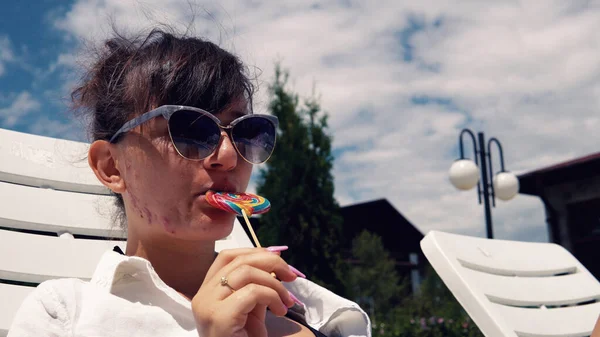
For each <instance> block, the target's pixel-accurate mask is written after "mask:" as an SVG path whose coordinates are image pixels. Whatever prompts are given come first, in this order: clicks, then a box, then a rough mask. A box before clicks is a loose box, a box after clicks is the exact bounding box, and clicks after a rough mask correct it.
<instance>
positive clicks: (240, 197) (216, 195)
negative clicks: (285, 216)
mask: <svg viewBox="0 0 600 337" xmlns="http://www.w3.org/2000/svg"><path fill="white" fill-rule="evenodd" d="M206 201H207V202H208V204H209V205H211V206H213V207H215V208H218V209H222V210H224V211H227V212H229V213H233V214H237V215H241V216H243V217H244V221H245V222H246V226H247V227H248V229H249V230H250V234H251V235H252V239H254V243H255V245H256V247H261V245H260V242H259V241H258V238H257V237H256V233H254V229H252V225H250V220H248V215H252V214H262V213H266V212H268V211H269V210H270V209H271V203H270V202H269V200H267V199H265V198H263V197H261V196H258V195H255V194H250V193H226V192H213V191H208V192H206ZM271 274H272V275H275V274H273V273H271Z"/></svg>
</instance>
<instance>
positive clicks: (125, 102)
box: [71, 27, 254, 229]
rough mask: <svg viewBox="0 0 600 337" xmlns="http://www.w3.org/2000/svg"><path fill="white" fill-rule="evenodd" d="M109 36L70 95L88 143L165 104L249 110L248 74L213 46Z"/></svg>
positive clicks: (119, 217)
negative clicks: (239, 105) (244, 105)
mask: <svg viewBox="0 0 600 337" xmlns="http://www.w3.org/2000/svg"><path fill="white" fill-rule="evenodd" d="M113 28H114V27H113ZM113 33H114V36H113V37H112V38H110V39H108V40H106V41H105V42H104V44H103V48H101V49H100V50H96V51H95V52H94V57H93V61H92V62H91V64H89V65H88V66H89V68H88V69H86V71H85V74H84V76H83V77H82V80H81V83H80V84H79V85H78V86H77V87H76V88H75V89H74V90H73V91H72V93H71V101H72V103H73V106H72V107H73V110H74V111H75V113H76V114H77V115H80V116H81V117H84V118H85V120H86V121H88V123H89V129H88V133H89V138H90V140H91V141H94V140H109V139H110V137H111V136H112V135H113V134H115V133H116V131H117V130H118V129H119V128H120V127H121V126H122V125H123V124H124V123H125V122H127V121H128V120H130V119H131V118H133V117H134V116H138V115H140V114H143V113H144V112H147V111H149V110H151V109H152V108H153V107H158V106H161V105H165V104H174V105H187V106H194V107H198V108H201V109H204V110H206V111H208V112H212V113H217V112H219V111H221V110H223V109H225V108H226V107H227V105H228V104H230V103H232V102H233V101H234V100H236V99H239V98H241V97H245V98H246V99H248V101H249V103H250V109H251V108H252V97H253V94H254V86H253V84H252V82H251V79H250V78H249V76H248V69H247V68H246V67H245V66H244V65H243V64H242V62H241V61H240V60H239V58H238V57H236V56H234V55H232V54H231V53H229V52H227V51H225V50H223V49H222V48H220V47H219V46H217V45H215V44H214V43H212V42H210V41H206V40H203V39H201V38H198V37H190V36H186V35H178V34H177V33H175V32H172V31H169V32H167V31H165V30H162V29H153V30H152V31H151V32H150V33H149V34H147V35H137V36H135V37H125V36H124V35H123V34H120V33H118V32H117V31H116V29H114V30H113ZM115 196H116V200H115V205H116V206H117V214H114V219H113V220H114V221H115V222H117V223H119V225H120V226H121V228H123V229H125V227H126V217H125V205H124V203H123V198H122V196H121V195H120V194H115Z"/></svg>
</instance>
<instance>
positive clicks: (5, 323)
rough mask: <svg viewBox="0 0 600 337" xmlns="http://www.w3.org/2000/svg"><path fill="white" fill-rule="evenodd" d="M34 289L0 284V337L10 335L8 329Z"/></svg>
mask: <svg viewBox="0 0 600 337" xmlns="http://www.w3.org/2000/svg"><path fill="white" fill-rule="evenodd" d="M33 289H34V288H33V287H25V286H18V285H11V284H3V283H0V299H2V305H0V337H5V336H6V335H7V334H8V328H10V325H11V324H12V321H13V319H14V317H15V314H16V313H17V310H18V309H19V307H20V306H21V303H22V302H23V300H24V299H25V297H27V295H29V294H30V293H31V292H32V291H33Z"/></svg>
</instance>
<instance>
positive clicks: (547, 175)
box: [518, 152, 600, 196]
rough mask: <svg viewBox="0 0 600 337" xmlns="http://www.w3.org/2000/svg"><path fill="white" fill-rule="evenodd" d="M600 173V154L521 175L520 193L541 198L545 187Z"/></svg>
mask: <svg viewBox="0 0 600 337" xmlns="http://www.w3.org/2000/svg"><path fill="white" fill-rule="evenodd" d="M599 172H600V152H598V153H593V154H590V155H587V156H583V157H579V158H575V159H572V160H568V161H565V162H562V163H558V164H554V165H551V166H548V167H544V168H541V169H537V170H535V171H531V172H527V173H524V174H521V175H519V176H518V178H519V185H520V187H519V193H521V194H529V195H537V196H540V194H541V193H542V189H543V187H547V186H552V185H556V184H560V183H565V182H572V181H577V180H582V179H587V178H590V177H592V176H596V175H598V173H599Z"/></svg>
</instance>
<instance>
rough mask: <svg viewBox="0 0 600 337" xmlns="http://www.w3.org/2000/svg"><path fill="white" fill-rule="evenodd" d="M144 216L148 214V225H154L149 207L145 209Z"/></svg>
mask: <svg viewBox="0 0 600 337" xmlns="http://www.w3.org/2000/svg"><path fill="white" fill-rule="evenodd" d="M144 214H146V218H147V219H148V224H150V225H151V224H152V213H151V212H150V210H149V209H148V207H144Z"/></svg>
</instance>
